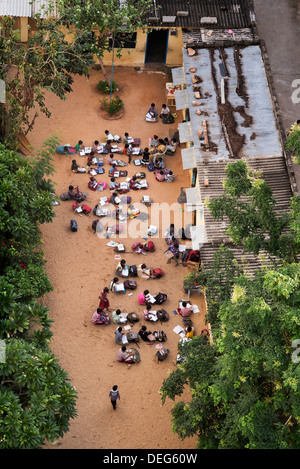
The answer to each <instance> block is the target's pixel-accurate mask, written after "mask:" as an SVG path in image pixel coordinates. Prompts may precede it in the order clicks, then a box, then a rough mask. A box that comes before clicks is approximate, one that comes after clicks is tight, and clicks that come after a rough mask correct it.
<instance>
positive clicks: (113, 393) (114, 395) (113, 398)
mask: <svg viewBox="0 0 300 469" xmlns="http://www.w3.org/2000/svg"><path fill="white" fill-rule="evenodd" d="M108 397H110V402H111V405H112V406H113V408H114V410H116V407H117V399H120V393H119V391H118V386H117V385H116V384H115V385H114V386H113V387H112V390H111V391H110V392H109V396H108Z"/></svg>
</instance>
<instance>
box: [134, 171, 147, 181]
mask: <svg viewBox="0 0 300 469" xmlns="http://www.w3.org/2000/svg"><path fill="white" fill-rule="evenodd" d="M135 177H137V178H139V179H145V177H146V173H144V172H143V171H139V172H138V173H135Z"/></svg>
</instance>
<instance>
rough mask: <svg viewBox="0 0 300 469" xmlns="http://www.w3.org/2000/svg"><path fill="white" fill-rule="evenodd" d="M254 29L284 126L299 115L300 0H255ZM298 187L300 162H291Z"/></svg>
mask: <svg viewBox="0 0 300 469" xmlns="http://www.w3.org/2000/svg"><path fill="white" fill-rule="evenodd" d="M254 10H255V16H256V23H257V31H258V35H259V38H260V39H263V40H264V41H265V45H266V48H267V53H268V56H269V61H270V66H271V71H272V76H273V79H274V86H275V92H276V95H277V98H278V103H279V107H280V111H281V113H282V121H283V125H284V128H285V129H286V130H288V129H289V128H290V126H291V125H292V124H293V123H294V122H295V121H296V120H298V119H300V50H299V49H300V0H284V1H283V0H254ZM294 171H295V177H296V182H297V186H298V192H299V191H300V166H299V165H294Z"/></svg>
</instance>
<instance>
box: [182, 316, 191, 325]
mask: <svg viewBox="0 0 300 469" xmlns="http://www.w3.org/2000/svg"><path fill="white" fill-rule="evenodd" d="M182 322H183V324H184V326H191V325H192V323H193V322H192V320H191V318H188V317H186V316H185V317H183V318H182Z"/></svg>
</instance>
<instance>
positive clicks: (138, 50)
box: [103, 28, 183, 67]
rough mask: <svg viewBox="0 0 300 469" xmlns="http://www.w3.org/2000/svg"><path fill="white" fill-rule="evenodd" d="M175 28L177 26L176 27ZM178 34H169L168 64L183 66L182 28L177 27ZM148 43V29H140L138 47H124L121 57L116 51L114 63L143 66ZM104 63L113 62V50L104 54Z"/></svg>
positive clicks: (109, 63)
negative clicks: (118, 56)
mask: <svg viewBox="0 0 300 469" xmlns="http://www.w3.org/2000/svg"><path fill="white" fill-rule="evenodd" d="M174 29H175V28H174ZM176 31H177V35H176V36H175V35H174V36H173V35H171V33H170V34H169V39H168V51H167V57H166V65H167V66H170V67H173V66H181V65H182V47H183V38H182V31H181V28H176ZM146 45H147V31H145V32H144V31H143V30H142V29H138V31H137V38H136V47H135V49H125V48H124V49H122V56H121V57H120V58H117V57H116V51H115V54H114V64H115V65H127V66H132V65H140V66H142V65H143V64H144V63H145V55H146ZM103 63H104V65H108V66H109V65H111V63H112V52H105V53H104V56H103Z"/></svg>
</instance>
